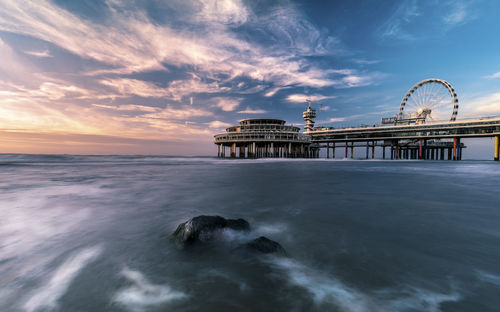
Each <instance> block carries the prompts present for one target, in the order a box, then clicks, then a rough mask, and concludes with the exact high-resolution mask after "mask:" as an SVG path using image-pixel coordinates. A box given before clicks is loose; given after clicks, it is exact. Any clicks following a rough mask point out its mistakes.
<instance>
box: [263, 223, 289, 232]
mask: <svg viewBox="0 0 500 312" xmlns="http://www.w3.org/2000/svg"><path fill="white" fill-rule="evenodd" d="M286 230H287V225H286V224H284V223H274V224H263V225H261V226H258V227H257V228H256V229H255V232H257V233H259V234H260V235H269V234H276V233H283V232H286Z"/></svg>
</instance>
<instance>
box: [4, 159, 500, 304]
mask: <svg viewBox="0 0 500 312" xmlns="http://www.w3.org/2000/svg"><path fill="white" fill-rule="evenodd" d="M499 200H500V164H498V163H494V162H486V161H484V162H473V161H461V162H432V161H344V160H221V159H213V158H172V157H139V156H37V155H0V311H72V312H73V311H498V310H499V309H500V308H499V307H500V296H499V294H500V207H499V202H500V201H499ZM201 214H205V215H221V216H224V217H227V218H244V219H246V220H248V221H249V222H250V224H251V226H252V231H251V232H250V233H246V234H241V233H236V232H231V231H228V232H224V233H222V234H221V236H220V237H219V238H218V239H217V240H216V241H214V242H213V243H210V244H206V245H203V246H195V247H194V248H189V249H187V250H180V249H178V248H176V247H175V246H174V245H173V243H172V242H171V240H170V236H171V233H172V232H173V231H174V230H175V228H176V226H177V225H178V224H179V223H181V222H183V221H186V220H187V219H189V218H191V217H193V216H197V215H201ZM261 235H264V236H267V237H269V238H271V239H273V240H275V241H278V242H279V243H281V245H282V246H283V247H284V248H285V249H286V251H287V253H288V255H289V257H287V258H279V257H272V256H257V255H256V256H251V255H243V254H240V253H237V252H235V251H234V250H235V248H234V247H235V246H237V245H238V244H241V243H244V242H246V241H248V240H250V239H252V238H254V237H258V236H261Z"/></svg>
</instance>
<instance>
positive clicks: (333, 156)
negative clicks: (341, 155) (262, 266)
mask: <svg viewBox="0 0 500 312" xmlns="http://www.w3.org/2000/svg"><path fill="white" fill-rule="evenodd" d="M332 159H335V143H333V147H332Z"/></svg>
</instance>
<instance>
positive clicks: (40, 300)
mask: <svg viewBox="0 0 500 312" xmlns="http://www.w3.org/2000/svg"><path fill="white" fill-rule="evenodd" d="M101 251H102V248H101V247H100V246H94V247H90V248H85V249H83V250H81V251H79V252H77V253H76V254H72V255H71V256H69V257H68V259H66V261H64V263H63V264H61V265H60V266H59V267H58V268H57V270H56V271H55V272H54V273H53V274H52V276H51V277H50V279H49V280H48V281H47V282H46V283H44V286H42V287H40V288H39V289H38V290H36V291H35V293H34V294H33V295H31V296H30V298H29V299H28V300H27V301H26V303H25V304H24V309H25V310H26V311H28V312H32V311H38V310H40V309H45V310H46V309H54V308H56V306H57V301H58V300H59V298H60V297H61V296H62V295H64V294H65V293H66V291H67V290H68V288H69V286H70V284H71V282H72V281H73V279H74V278H75V277H76V276H77V275H78V273H79V272H80V271H81V270H82V269H83V268H84V267H85V266H87V264H89V263H90V262H92V261H93V260H95V259H96V258H97V257H98V256H99V254H100V253H101Z"/></svg>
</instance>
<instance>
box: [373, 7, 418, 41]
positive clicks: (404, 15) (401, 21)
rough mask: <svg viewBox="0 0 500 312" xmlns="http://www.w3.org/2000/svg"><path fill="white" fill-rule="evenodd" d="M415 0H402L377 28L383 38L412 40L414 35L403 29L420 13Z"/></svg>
mask: <svg viewBox="0 0 500 312" xmlns="http://www.w3.org/2000/svg"><path fill="white" fill-rule="evenodd" d="M417 3H418V2H417V1H416V0H403V1H401V2H398V6H397V8H396V10H395V11H394V13H393V14H392V15H391V16H390V17H389V19H388V20H387V21H386V22H385V23H384V24H383V25H382V26H381V27H380V28H379V30H378V31H379V33H380V35H381V36H382V37H384V38H395V39H403V40H413V39H415V37H414V36H413V35H412V34H411V33H409V32H408V31H406V30H405V26H407V25H408V24H409V23H411V22H412V21H413V19H414V18H415V17H417V16H419V15H420V12H419V10H418V5H417Z"/></svg>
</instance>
